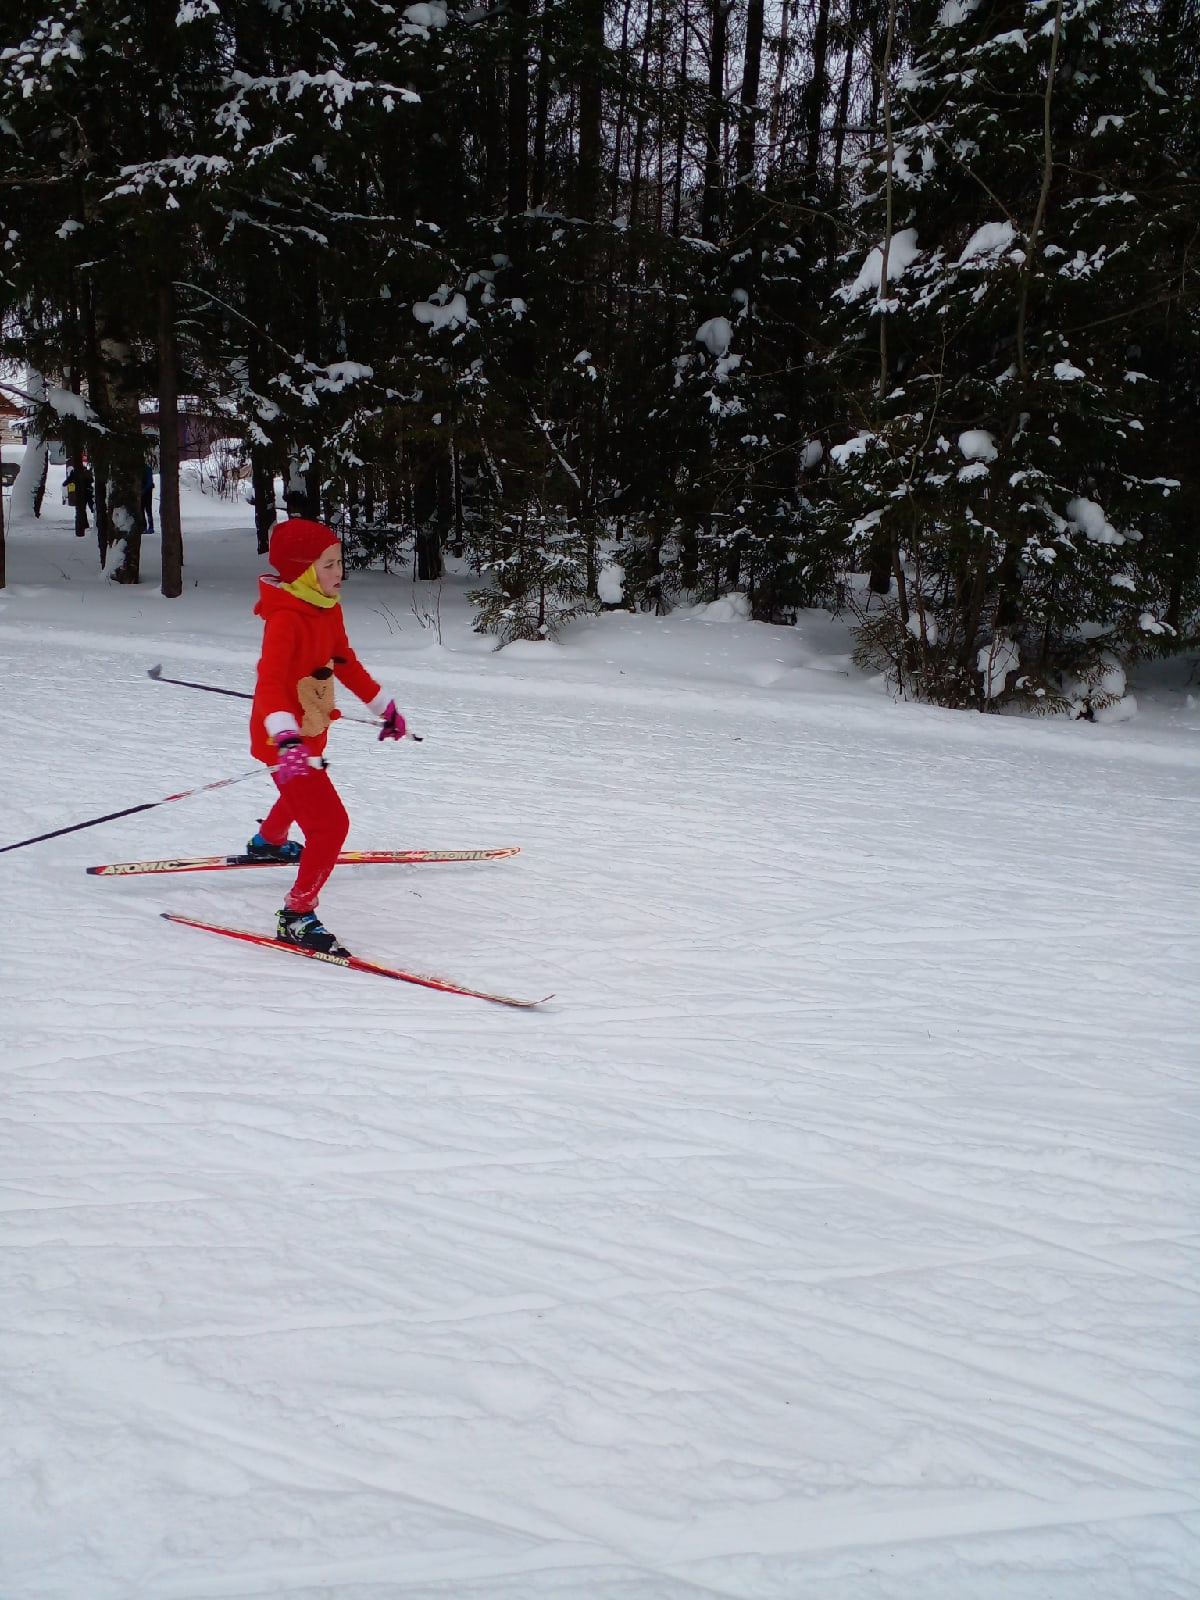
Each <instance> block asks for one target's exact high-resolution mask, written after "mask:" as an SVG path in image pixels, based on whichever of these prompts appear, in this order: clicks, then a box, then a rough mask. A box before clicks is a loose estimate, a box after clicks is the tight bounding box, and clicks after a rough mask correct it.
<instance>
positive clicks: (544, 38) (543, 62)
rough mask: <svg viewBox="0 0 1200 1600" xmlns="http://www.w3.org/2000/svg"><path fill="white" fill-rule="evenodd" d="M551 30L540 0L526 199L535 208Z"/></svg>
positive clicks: (542, 182) (542, 180) (540, 194)
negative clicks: (539, 25) (529, 168)
mask: <svg viewBox="0 0 1200 1600" xmlns="http://www.w3.org/2000/svg"><path fill="white" fill-rule="evenodd" d="M552 37H553V30H552V28H551V21H550V4H549V0H542V26H541V30H540V31H539V34H538V69H537V99H536V103H535V106H534V113H533V174H532V187H531V192H530V196H529V203H530V205H532V206H533V208H534V209H535V210H536V209H537V208H538V206H540V205H543V204H544V203H545V199H546V128H547V125H548V123H549V120H550V42H551V39H552Z"/></svg>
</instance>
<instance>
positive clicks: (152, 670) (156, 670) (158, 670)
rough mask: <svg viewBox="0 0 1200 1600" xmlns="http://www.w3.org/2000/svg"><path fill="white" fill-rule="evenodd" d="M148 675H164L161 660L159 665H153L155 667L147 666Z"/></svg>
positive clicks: (152, 676) (158, 676) (149, 676)
mask: <svg viewBox="0 0 1200 1600" xmlns="http://www.w3.org/2000/svg"><path fill="white" fill-rule="evenodd" d="M146 676H147V677H148V678H161V677H162V662H161V661H160V662H159V663H158V665H157V666H153V667H149V668H147V671H146Z"/></svg>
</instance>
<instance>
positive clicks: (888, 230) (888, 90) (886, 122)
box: [879, 0, 1062, 406]
mask: <svg viewBox="0 0 1200 1600" xmlns="http://www.w3.org/2000/svg"><path fill="white" fill-rule="evenodd" d="M1061 4H1062V0H1059V5H1060V6H1061ZM895 37H896V0H888V12H887V41H886V43H885V44H884V47H883V63H882V65H881V67H880V71H879V82H880V93H881V94H882V96H883V131H884V139H885V141H886V151H885V162H886V166H885V168H884V196H885V200H884V206H885V221H884V228H883V247H882V251H881V255H882V259H881V261H880V263H879V403H880V405H881V406H882V404H883V401H884V397H885V395H886V394H887V378H888V347H887V324H888V314H887V297H888V256H889V254H890V252H891V248H892V211H893V205H894V200H895V195H894V168H895V161H896V144H895V139H894V137H893V133H892V44H893V42H894V40H895Z"/></svg>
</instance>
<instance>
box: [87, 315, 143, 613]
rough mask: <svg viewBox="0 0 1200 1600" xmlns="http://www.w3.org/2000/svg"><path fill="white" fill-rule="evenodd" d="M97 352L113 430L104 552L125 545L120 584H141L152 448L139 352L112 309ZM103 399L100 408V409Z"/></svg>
mask: <svg viewBox="0 0 1200 1600" xmlns="http://www.w3.org/2000/svg"><path fill="white" fill-rule="evenodd" d="M96 350H97V360H98V368H99V370H98V376H99V381H100V394H99V395H98V396H93V397H92V405H93V408H94V409H95V410H97V411H98V412H99V414H100V416H101V419H102V420H103V422H104V423H105V425H106V426H107V428H108V429H109V433H108V437H107V438H106V440H105V443H104V454H103V463H102V465H103V471H101V470H100V464H99V463H98V464H97V471H96V475H95V478H96V520H97V523H98V524H100V525H101V528H102V537H103V544H104V549H105V550H106V551H107V550H110V549H111V548H112V547H113V546H114V545H117V544H119V545H121V547H122V552H121V561H120V565H119V566H118V567H117V570H116V571H115V572H114V573H113V582H114V583H137V582H139V580H140V576H141V558H142V533H143V531H144V529H145V521H144V518H143V516H142V477H143V473H144V471H145V466H146V445H145V438H144V436H143V434H142V417H141V409H140V406H139V403H138V400H139V396H138V387H137V383H136V380H135V377H134V372H133V351H132V349H131V348H130V344H129V339H128V337H127V335H126V333H125V330H124V328H123V327H122V326H121V325H120V323H119V322H118V320H117V318H116V317H115V316H112V315H111V314H110V313H109V311H108V308H107V307H106V306H104V305H99V306H97V308H96ZM97 399H99V400H100V404H99V405H97V404H96V401H97Z"/></svg>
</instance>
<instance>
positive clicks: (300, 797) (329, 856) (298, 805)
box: [260, 772, 350, 911]
mask: <svg viewBox="0 0 1200 1600" xmlns="http://www.w3.org/2000/svg"><path fill="white" fill-rule="evenodd" d="M275 787H276V788H277V789H278V790H279V799H278V800H276V802H275V804H274V805H273V806H272V807H271V809H270V811H269V812H268V813H267V815H266V816H265V817H264V818H263V823H262V828H261V830H260V831H261V833H262V836H263V838H264V839H265V840H266V841H267V843H268V844H282V843H283V841H284V840H285V839H286V838H287V836H288V828H289V827H290V826H291V824H292V823H293V822H295V823H297V824H298V825H299V828H300V831H301V833H302V834H303V835H304V854H303V855H302V856H301V858H300V871H299V872H298V873H297V874H296V881H295V883H294V884H293V885H292V890H291V893H290V894H289V895H288V897H287V899H286V900H285V901H284V904H285V905H286V906H287V908H288V910H289V911H311V910H313V908H314V907H315V906H316V903H317V897H318V896H319V895H320V893H321V890H322V889H323V888H324V887H325V880H326V878H328V876H329V874H330V873H331V872H332V871H333V869H334V866H335V864H336V862H337V858H338V851H339V850H340V849H341V848H342V846H343V845H344V844H345V842H346V835H347V834H348V833H349V832H350V818H349V817H348V816H347V815H346V808H345V806H344V805H343V804H342V801H341V796H340V795H339V794H338V792H337V790H336V789H335V788H334V787H333V784H332V783H331V781H330V778H329V774H328V773H327V772H309V773H306V774H305V776H304V777H302V778H293V779H292V781H291V782H290V783H280V781H279V779H278V778H276V779H275Z"/></svg>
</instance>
